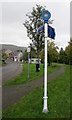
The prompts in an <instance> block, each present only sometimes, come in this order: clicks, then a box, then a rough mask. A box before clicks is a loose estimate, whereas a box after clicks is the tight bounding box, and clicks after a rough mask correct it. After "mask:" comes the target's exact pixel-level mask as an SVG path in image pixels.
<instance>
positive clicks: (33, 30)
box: [24, 5, 45, 59]
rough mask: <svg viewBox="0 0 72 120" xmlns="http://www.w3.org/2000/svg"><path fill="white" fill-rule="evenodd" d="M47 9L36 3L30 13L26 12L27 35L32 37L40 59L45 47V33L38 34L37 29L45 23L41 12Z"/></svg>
mask: <svg viewBox="0 0 72 120" xmlns="http://www.w3.org/2000/svg"><path fill="white" fill-rule="evenodd" d="M44 10H45V7H43V6H40V5H36V7H33V9H32V12H31V13H30V14H26V16H27V20H26V21H25V22H24V26H25V27H26V29H27V36H28V37H29V38H30V39H31V41H32V44H33V46H34V47H35V48H36V54H37V58H38V59H39V54H40V51H41V50H42V48H43V43H44V34H43V33H42V34H40V35H38V34H37V29H38V28H39V27H40V26H41V25H43V20H42V19H41V14H42V12H43V11H44Z"/></svg>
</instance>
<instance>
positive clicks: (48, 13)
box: [41, 10, 51, 23]
mask: <svg viewBox="0 0 72 120" xmlns="http://www.w3.org/2000/svg"><path fill="white" fill-rule="evenodd" d="M41 17H42V19H43V20H44V22H45V23H47V22H48V20H49V19H50V17H51V13H50V12H49V11H48V10H45V11H43V13H42V15H41Z"/></svg>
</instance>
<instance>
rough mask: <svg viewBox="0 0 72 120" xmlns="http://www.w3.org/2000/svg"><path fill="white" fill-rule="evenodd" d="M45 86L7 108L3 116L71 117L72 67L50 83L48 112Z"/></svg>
mask: <svg viewBox="0 0 72 120" xmlns="http://www.w3.org/2000/svg"><path fill="white" fill-rule="evenodd" d="M42 109H43V87H40V88H37V89H36V90H34V91H33V92H31V93H29V94H28V95H27V96H25V97H23V98H22V99H21V100H20V102H19V103H17V104H14V105H13V106H11V107H9V108H7V109H5V110H4V111H3V118H69V117H70V67H69V66H66V71H65V72H64V73H63V74H62V75H61V76H60V77H58V78H56V79H54V80H53V81H51V82H49V83H48V109H49V112H48V113H46V114H45V113H43V112H42Z"/></svg>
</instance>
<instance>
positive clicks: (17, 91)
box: [2, 66, 66, 109]
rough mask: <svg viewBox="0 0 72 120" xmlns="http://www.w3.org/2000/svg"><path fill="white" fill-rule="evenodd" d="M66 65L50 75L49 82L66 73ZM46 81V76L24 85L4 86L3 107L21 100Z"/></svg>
mask: <svg viewBox="0 0 72 120" xmlns="http://www.w3.org/2000/svg"><path fill="white" fill-rule="evenodd" d="M65 69H66V67H64V66H63V67H61V68H60V69H59V70H58V71H56V72H54V73H51V74H49V75H48V82H50V81H51V80H54V79H55V78H57V77H59V76H60V75H61V74H62V73H64V71H65ZM43 83H44V77H42V78H39V79H37V80H33V81H30V82H27V83H24V84H22V85H14V86H8V87H3V88H2V108H3V109H5V108H7V107H8V106H11V105H13V104H14V103H17V102H19V100H21V98H22V97H23V96H25V95H27V94H28V93H30V92H32V91H33V90H34V89H36V88H38V87H40V86H42V85H43Z"/></svg>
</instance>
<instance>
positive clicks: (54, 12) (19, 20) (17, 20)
mask: <svg viewBox="0 0 72 120" xmlns="http://www.w3.org/2000/svg"><path fill="white" fill-rule="evenodd" d="M36 4H39V5H42V6H46V9H47V10H49V11H50V12H51V20H54V22H53V24H52V25H51V26H52V27H54V28H55V32H56V37H55V40H53V41H54V42H55V44H56V45H57V46H58V47H59V48H61V47H63V48H64V49H65V47H66V46H67V45H68V42H69V41H70V2H69V1H67V0H66V1H65V0H64V1H63V2H62V1H56V0H55V1H53V0H52V1H49V0H45V1H42V2H41V0H35V1H34V0H30V1H29V0H24V2H23V1H22V0H21V2H20V1H18V0H15V2H12V1H11V2H9V1H8V0H7V2H5V1H4V0H3V1H2V2H1V3H0V26H1V27H0V43H1V44H13V45H17V46H22V47H23V46H24V47H27V46H28V45H29V44H30V42H31V40H29V38H28V37H27V31H26V28H25V27H24V26H23V23H24V22H25V20H26V19H27V18H26V14H27V13H30V12H31V11H32V8H33V7H35V6H36Z"/></svg>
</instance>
